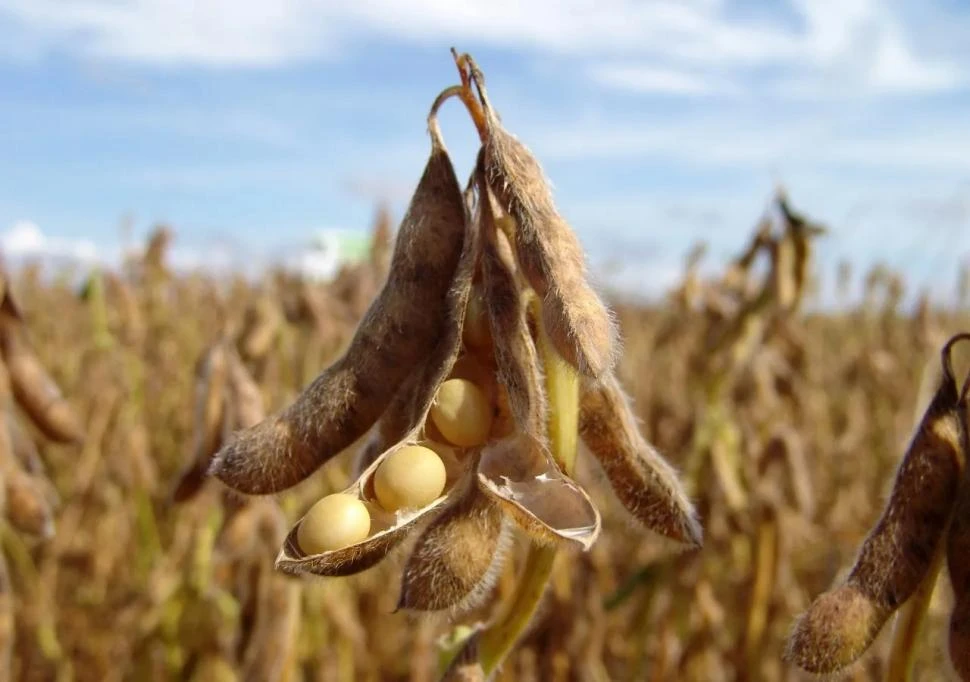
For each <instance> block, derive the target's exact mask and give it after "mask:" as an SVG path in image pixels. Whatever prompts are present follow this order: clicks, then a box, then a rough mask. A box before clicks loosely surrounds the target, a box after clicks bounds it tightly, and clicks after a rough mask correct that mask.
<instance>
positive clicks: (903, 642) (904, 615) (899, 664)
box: [886, 521, 950, 682]
mask: <svg viewBox="0 0 970 682" xmlns="http://www.w3.org/2000/svg"><path fill="white" fill-rule="evenodd" d="M949 527H950V522H949V521H947V524H946V526H945V527H944V531H943V534H942V537H941V538H940V540H939V541H938V542H937V543H936V550H935V551H934V552H933V562H932V563H931V564H930V569H929V571H927V572H926V577H925V578H923V582H921V583H920V585H919V587H918V588H916V592H915V593H914V594H913V596H912V597H910V598H909V600H908V601H907V602H906V603H905V604H903V607H902V608H901V609H900V610H899V613H898V614H897V615H896V622H895V624H894V626H893V644H892V648H891V649H890V651H889V670H888V673H887V674H886V680H887V682H910V680H912V679H913V663H915V661H916V650H917V644H918V643H919V636H920V632H922V630H923V623H924V622H925V621H926V613H927V611H928V610H929V607H930V601H932V599H933V592H934V590H935V589H936V579H937V577H938V576H939V574H940V569H941V568H942V567H943V560H944V558H945V557H946V536H947V532H948V530H949Z"/></svg>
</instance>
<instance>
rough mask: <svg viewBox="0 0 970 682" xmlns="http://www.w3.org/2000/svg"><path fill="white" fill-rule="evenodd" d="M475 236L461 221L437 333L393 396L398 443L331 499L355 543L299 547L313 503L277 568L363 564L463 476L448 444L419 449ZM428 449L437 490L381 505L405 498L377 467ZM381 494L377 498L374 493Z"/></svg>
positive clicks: (464, 295)
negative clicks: (458, 251)
mask: <svg viewBox="0 0 970 682" xmlns="http://www.w3.org/2000/svg"><path fill="white" fill-rule="evenodd" d="M478 235H479V230H478V226H477V224H476V223H473V222H470V223H468V230H467V235H466V238H465V239H464V247H463V249H462V255H461V260H460V262H459V265H458V267H457V268H456V273H455V277H454V280H453V281H452V282H451V284H450V287H449V290H448V295H447V300H446V304H445V305H444V306H443V310H444V313H443V317H444V321H445V324H444V334H442V335H441V336H440V338H438V340H437V343H436V344H435V345H434V346H433V349H432V351H431V353H430V354H427V355H426V357H425V360H424V362H423V363H422V364H421V365H420V366H419V367H417V368H412V373H411V375H410V377H409V378H408V380H407V381H406V382H405V384H404V386H403V387H402V388H401V392H400V394H399V395H397V396H395V399H394V402H393V405H394V409H395V412H394V414H395V419H398V420H400V422H401V423H406V424H408V429H407V432H406V433H405V434H404V437H403V438H401V440H400V441H399V442H397V443H395V444H394V445H392V446H390V447H389V448H387V449H386V450H384V451H383V452H382V453H381V454H380V455H378V456H377V457H376V458H375V459H374V461H373V462H372V463H371V464H370V465H369V466H368V467H367V468H366V469H365V470H364V471H363V473H362V474H361V475H360V476H359V477H358V478H357V480H356V481H355V482H354V483H353V484H352V485H351V486H350V487H348V488H347V489H346V490H344V491H343V492H342V493H339V495H340V496H341V497H340V498H339V499H336V500H334V502H335V503H339V505H335V506H334V507H333V511H334V512H335V513H337V514H340V515H341V523H344V522H346V523H347V525H348V529H349V532H348V537H351V538H353V539H354V541H352V542H351V543H350V544H346V545H344V546H342V547H337V548H335V549H327V550H325V551H320V552H313V553H310V552H307V551H305V550H304V549H303V548H302V547H301V542H300V539H301V536H303V537H304V538H305V539H306V538H308V537H309V535H310V534H311V533H313V531H314V529H313V528H309V529H306V530H305V531H304V532H301V528H302V526H303V524H304V523H314V524H316V523H317V519H316V518H311V519H308V516H310V515H312V514H313V512H314V509H311V510H310V512H311V514H308V515H305V516H304V517H303V518H301V519H300V521H298V522H297V523H296V525H295V526H294V527H293V529H292V530H291V531H290V533H289V534H288V535H287V538H286V540H285V541H284V543H283V547H282V549H281V551H280V554H279V556H278V557H277V560H276V565H277V567H278V568H279V569H280V570H283V571H286V572H289V573H313V574H316V575H325V576H340V575H350V574H353V573H357V572H360V571H363V570H365V569H367V568H370V567H371V566H374V565H375V564H377V563H378V562H379V561H381V560H382V559H383V558H384V557H385V556H386V555H387V554H388V552H390V551H391V550H392V549H393V548H394V547H396V546H397V545H398V544H400V542H401V541H402V540H404V538H405V537H406V536H407V534H408V532H409V531H410V530H411V529H412V528H413V527H414V525H415V524H417V523H418V522H419V521H420V520H422V519H425V518H427V517H428V515H429V514H431V513H432V512H434V511H436V510H437V509H439V508H440V507H441V506H442V505H443V504H444V503H445V502H446V500H447V499H448V498H449V496H450V495H451V494H452V493H453V491H454V489H455V484H456V483H457V481H459V480H460V479H461V477H462V473H463V469H467V463H468V462H469V461H471V460H470V459H469V456H468V455H467V454H466V455H465V456H459V455H455V456H454V457H452V456H451V453H453V452H455V451H453V450H451V449H449V448H440V447H439V448H437V449H435V450H434V451H432V450H431V448H428V447H426V446H427V445H428V443H427V441H426V440H425V439H424V436H423V431H424V427H425V423H426V421H427V419H428V413H429V412H430V410H431V406H432V403H433V401H434V398H435V394H436V391H437V389H438V386H439V385H440V384H441V383H442V381H443V380H444V379H445V377H447V376H448V374H449V373H450V372H451V370H452V368H453V367H454V364H455V360H456V358H457V357H458V353H459V350H460V347H461V332H462V323H463V320H464V315H465V309H466V306H467V304H468V295H469V291H470V290H471V283H472V276H473V274H474V271H475V267H476V264H477V262H478V257H479V251H480V240H479V236H478ZM395 428H397V427H395ZM429 452H430V454H431V455H433V457H428V460H429V461H430V462H431V463H432V464H433V462H434V460H435V458H439V459H437V461H438V462H440V463H441V465H442V466H443V467H444V476H443V478H444V481H443V484H442V490H441V491H440V494H437V495H435V496H434V499H431V500H425V501H424V502H425V503H424V504H420V505H418V506H415V507H412V506H410V505H408V504H402V505H388V506H400V507H401V508H398V509H394V510H393V511H389V510H388V509H386V507H385V503H386V502H388V501H395V502H404V503H406V502H408V501H407V500H403V499H397V500H394V499H392V498H393V497H394V496H395V493H396V492H399V491H395V490H394V487H393V485H392V483H393V481H392V482H391V484H389V485H386V486H383V489H384V490H383V493H382V492H381V491H380V490H379V486H381V485H382V484H381V480H380V478H379V477H380V472H381V467H382V465H384V464H385V462H388V463H389V464H388V465H389V466H391V465H390V462H391V461H392V459H399V458H400V457H401V456H402V455H401V453H405V455H406V456H407V457H408V458H410V457H411V455H417V456H419V457H420V456H425V457H427V453H429ZM385 471H386V470H385ZM435 476H438V477H440V476H441V472H440V471H437V472H435ZM334 497H336V496H334ZM381 497H383V498H384V499H383V500H382V499H379V498H381ZM326 500H327V498H324V499H323V500H321V501H320V502H318V503H317V505H320V504H321V503H323V502H325V501H326ZM365 514H366V516H365ZM322 520H323V521H324V524H323V526H324V528H323V530H326V526H328V525H329V526H335V525H336V524H332V523H327V522H326V521H327V520H326V519H322ZM361 530H364V531H365V532H364V533H363V535H364V536H365V537H363V538H359V539H358V538H356V536H358V535H360V534H361V533H360V531H361ZM335 538H336V536H335V535H332V534H331V535H330V536H329V537H328V538H327V539H328V540H334V539H335ZM304 544H305V543H304Z"/></svg>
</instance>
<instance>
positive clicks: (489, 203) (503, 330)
mask: <svg viewBox="0 0 970 682" xmlns="http://www.w3.org/2000/svg"><path fill="white" fill-rule="evenodd" d="M480 191H481V211H482V232H483V234H484V241H483V252H482V276H483V281H484V284H485V301H486V305H487V312H488V322H489V327H490V328H491V329H492V330H493V334H492V338H493V339H494V344H495V363H496V365H497V368H498V374H499V378H500V383H501V384H502V385H503V386H504V387H505V389H506V390H507V391H508V396H509V405H510V407H511V410H512V414H513V417H514V419H515V421H516V425H517V426H518V428H519V429H520V430H521V431H523V432H525V433H528V434H529V435H531V436H532V437H534V438H535V439H536V440H538V441H540V442H542V441H543V440H544V438H543V431H544V426H545V415H546V405H545V395H544V393H543V391H542V378H541V376H539V373H538V367H539V360H538V356H537V354H536V349H535V345H534V343H533V341H532V336H531V334H530V333H529V323H528V318H527V315H528V306H527V304H526V300H525V297H524V296H523V295H522V291H521V290H520V289H519V287H518V286H517V283H516V280H515V275H514V274H513V271H512V269H511V267H510V265H509V262H508V261H507V260H506V258H503V254H502V253H501V249H500V246H499V240H500V239H502V238H503V237H502V236H501V235H500V234H499V233H498V227H497V224H496V220H495V207H494V206H493V197H492V192H491V191H490V190H489V189H488V187H487V186H486V185H485V184H484V183H482V187H481V189H480ZM506 255H511V254H506Z"/></svg>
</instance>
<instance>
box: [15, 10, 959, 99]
mask: <svg viewBox="0 0 970 682" xmlns="http://www.w3.org/2000/svg"><path fill="white" fill-rule="evenodd" d="M792 9H793V10H794V11H795V13H796V14H797V15H798V17H799V19H800V20H801V22H802V24H803V26H802V27H801V28H794V27H792V26H790V25H787V24H783V23H781V22H780V21H777V20H774V21H773V20H771V19H769V17H768V16H764V17H761V18H758V19H753V18H746V19H743V20H742V19H736V18H729V16H728V13H727V8H726V2H724V1H723V0H679V1H676V2H675V1H674V0H653V1H651V2H640V1H634V0H534V1H533V2H529V3H523V2H519V1H518V0H492V1H491V2H484V1H481V2H465V3H455V2H452V1H451V0H414V1H413V2H409V3H401V2H398V1H397V0H359V1H357V2H337V1H336V0H334V1H328V0H279V1H278V2H273V3H267V2H262V1H258V2H257V1H256V0H237V1H236V2H230V1H229V0H205V1H202V0H72V2H70V3H64V2H61V1H60V0H3V3H2V4H0V13H5V14H6V15H8V17H9V18H10V19H12V20H13V21H12V22H8V25H13V26H17V27H19V30H18V31H17V32H16V34H15V35H14V36H10V38H11V39H10V40H9V41H7V42H11V43H15V44H16V45H17V46H18V50H17V51H18V53H22V52H23V51H24V50H25V45H26V44H29V43H33V45H34V49H35V51H37V52H38V53H45V52H49V51H59V52H68V53H74V54H78V55H81V56H82V57H86V58H94V59H105V60H121V61H130V62H139V63H146V64H155V65H203V66H215V67H224V66H239V67H266V66H277V65H282V64H286V63H290V62H294V61H299V60H303V59H308V58H321V57H328V56H332V55H334V54H336V53H339V52H340V51H342V50H346V49H352V46H353V45H354V44H355V42H356V39H358V38H360V37H372V36H379V37H382V38H391V39H396V40H401V41H404V42H412V43H418V44H422V45H427V44H436V45H442V46H445V45H451V44H457V45H459V46H461V45H462V44H467V43H473V44H477V45H489V46H493V47H500V48H515V49H519V50H526V51H531V52H537V53H541V54H552V55H559V56H561V57H572V58H581V59H584V60H589V59H594V60H595V59H597V58H602V57H625V58H628V59H629V58H638V59H640V60H646V61H645V62H644V64H641V66H640V67H638V68H637V69H635V70H630V69H627V70H619V71H616V70H613V71H602V70H601V69H600V70H597V69H593V72H592V75H593V76H594V77H597V78H598V79H599V80H600V81H602V82H605V83H607V84H609V85H611V86H614V87H624V88H628V89H632V90H634V91H640V92H643V91H647V92H656V91H658V90H660V91H664V92H680V93H686V94H696V93H698V92H701V91H706V89H707V86H708V84H709V83H710V82H711V80H712V76H713V75H714V73H713V72H711V71H710V70H711V69H714V70H723V69H734V70H735V71H737V72H738V75H741V74H742V73H743V72H744V71H745V70H746V69H748V68H756V67H779V66H780V67H786V68H787V69H789V70H793V72H794V71H799V72H802V73H801V77H802V78H809V79H812V78H819V77H824V78H823V80H824V79H825V78H827V79H830V80H831V79H832V78H836V79H838V80H840V81H842V82H846V81H848V82H853V83H854V84H855V85H856V86H858V87H865V88H869V89H872V91H873V92H894V93H899V92H926V91H937V90H946V89H951V88H953V87H956V86H957V85H959V84H961V83H962V82H963V78H962V76H963V74H962V72H961V69H960V68H959V67H958V64H961V63H964V64H965V63H966V60H965V57H966V54H963V55H953V56H952V59H951V60H950V61H949V62H946V61H940V60H934V59H929V58H924V57H922V56H921V55H919V54H917V53H916V52H915V51H914V48H913V47H912V45H911V42H910V41H909V40H908V36H907V35H906V33H905V32H904V30H903V29H904V26H905V24H904V22H903V21H902V19H901V18H899V17H898V16H897V15H896V14H894V10H893V8H892V6H891V5H889V4H886V3H881V2H879V0H847V1H846V2H839V3H834V2H817V1H814V0H793V7H792ZM936 20H937V21H939V22H945V17H943V16H940V17H938V18H937V19H936ZM4 33H8V34H9V33H10V31H9V29H8V30H7V31H5V32H4ZM25 36H26V37H25ZM14 38H15V39H14Z"/></svg>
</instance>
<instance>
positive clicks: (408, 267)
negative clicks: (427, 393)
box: [212, 88, 467, 494]
mask: <svg viewBox="0 0 970 682" xmlns="http://www.w3.org/2000/svg"><path fill="white" fill-rule="evenodd" d="M456 93H457V90H456V89H455V88H449V89H447V90H445V91H444V92H443V93H442V94H441V95H440V96H439V97H438V99H437V100H436V101H435V103H434V105H433V106H432V109H431V113H430V115H429V116H428V130H429V132H430V135H431V154H430V157H429V159H428V162H427V164H426V166H425V169H424V173H423V175H422V177H421V180H420V181H419V183H418V186H417V189H416V190H415V193H414V195H413V196H412V198H411V203H410V206H409V207H408V210H407V213H406V214H405V216H404V218H403V221H402V223H401V226H400V229H399V231H398V235H397V241H396V244H395V248H394V254H393V256H392V258H391V268H390V272H389V274H388V277H387V280H386V282H385V284H384V287H383V288H382V290H381V292H380V294H378V296H377V298H376V299H375V300H374V301H373V303H372V304H371V306H370V308H369V309H368V310H367V313H366V314H365V315H364V318H363V319H362V320H361V322H360V324H359V325H358V327H357V331H356V332H355V333H354V337H353V339H352V340H351V342H350V346H349V347H348V349H347V351H346V353H345V354H344V355H343V357H341V358H340V359H339V360H337V362H336V363H334V364H333V365H331V366H330V367H328V368H327V369H326V370H324V372H323V373H322V374H321V375H320V376H318V377H317V378H316V379H315V380H314V381H313V382H312V383H311V384H310V385H309V386H307V387H306V388H305V389H304V391H303V392H302V393H301V394H300V396H299V397H298V398H297V399H296V401H295V402H294V403H292V404H291V405H289V406H288V407H287V408H285V409H284V410H282V411H281V412H279V413H277V414H275V415H273V416H271V417H269V418H268V419H265V420H263V421H262V422H260V423H259V424H257V425H255V426H253V427H251V428H248V429H244V430H242V431H240V432H238V433H237V434H236V436H235V438H234V439H233V440H232V441H231V442H230V443H228V444H227V445H226V446H225V447H223V448H222V450H221V451H220V452H219V453H218V454H217V456H216V458H215V460H214V462H213V465H212V473H214V474H215V475H216V476H217V477H218V478H220V479H221V480H222V481H223V482H224V483H226V484H227V485H228V486H230V487H231V488H235V489H236V490H238V491H240V492H243V493H247V494H270V493H276V492H279V491H282V490H285V489H287V488H290V487H292V486H294V485H296V484H297V483H299V482H300V481H302V480H304V479H305V478H307V477H308V476H309V475H310V474H312V473H313V472H314V471H316V469H317V468H319V467H320V466H322V465H323V464H324V463H326V462H327V461H328V460H329V459H330V458H331V457H333V456H334V455H336V454H337V453H339V452H341V451H343V450H344V449H345V448H346V447H348V446H349V445H350V444H351V443H353V442H354V441H356V440H357V439H358V438H360V437H361V436H362V435H363V434H364V433H365V432H366V431H367V429H369V428H370V427H371V426H372V425H373V424H374V422H376V421H377V419H378V418H379V417H380V416H381V414H382V413H383V412H384V410H385V409H386V408H387V406H388V404H389V403H390V401H391V399H392V397H393V396H394V394H395V393H396V391H397V390H398V388H399V387H400V386H401V384H402V383H403V382H404V381H405V379H406V378H407V377H408V375H409V374H410V373H411V372H412V371H413V369H414V367H415V366H418V365H420V361H421V359H422V358H423V357H424V356H425V355H426V354H427V352H428V349H429V348H431V347H433V346H434V343H435V341H436V340H437V339H438V338H439V337H440V336H441V333H442V328H443V326H444V324H445V321H446V310H447V306H446V299H447V295H448V290H449V287H450V286H451V283H452V280H453V279H454V276H455V270H456V268H457V267H458V261H459V258H460V257H461V251H462V244H463V241H464V238H465V231H466V230H465V227H466V222H467V218H466V211H465V202H464V199H463V198H462V191H461V187H460V186H459V184H458V179H457V178H456V176H455V170H454V168H453V167H452V164H451V159H450V158H449V156H448V152H447V150H446V148H445V144H444V141H443V139H442V137H441V132H440V130H439V128H438V123H437V110H438V108H439V107H440V105H441V103H442V102H443V101H444V100H445V99H446V98H447V97H450V96H452V95H454V94H456Z"/></svg>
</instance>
